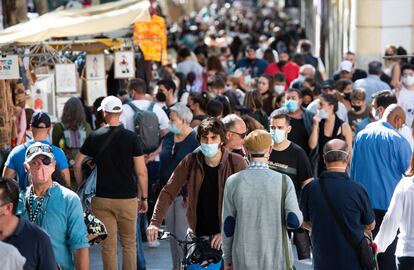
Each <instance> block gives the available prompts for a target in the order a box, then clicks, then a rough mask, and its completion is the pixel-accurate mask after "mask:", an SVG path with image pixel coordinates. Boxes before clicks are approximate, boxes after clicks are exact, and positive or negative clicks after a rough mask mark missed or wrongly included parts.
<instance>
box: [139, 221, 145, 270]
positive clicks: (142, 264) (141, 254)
mask: <svg viewBox="0 0 414 270" xmlns="http://www.w3.org/2000/svg"><path fill="white" fill-rule="evenodd" d="M144 215H145V214H139V215H138V218H137V270H145V269H146V266H145V254H144V247H143V246H142V237H141V222H143V221H144Z"/></svg>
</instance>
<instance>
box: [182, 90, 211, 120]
mask: <svg viewBox="0 0 414 270" xmlns="http://www.w3.org/2000/svg"><path fill="white" fill-rule="evenodd" d="M209 101H210V99H209V97H208V95H207V93H206V92H202V93H201V92H190V95H189V96H188V99H187V107H188V108H190V110H191V112H192V113H193V120H192V121H191V124H190V126H191V127H192V128H195V127H197V126H198V125H200V123H201V121H203V120H204V119H206V115H207V112H206V110H207V103H208V102H209Z"/></svg>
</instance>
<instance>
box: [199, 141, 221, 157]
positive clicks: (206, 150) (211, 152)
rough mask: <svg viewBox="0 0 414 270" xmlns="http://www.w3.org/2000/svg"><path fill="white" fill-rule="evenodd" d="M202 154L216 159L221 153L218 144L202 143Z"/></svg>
mask: <svg viewBox="0 0 414 270" xmlns="http://www.w3.org/2000/svg"><path fill="white" fill-rule="evenodd" d="M200 149H201V152H202V153H203V155H204V156H206V157H209V158H211V157H214V156H215V155H217V153H218V151H219V145H218V143H202V144H201V145H200Z"/></svg>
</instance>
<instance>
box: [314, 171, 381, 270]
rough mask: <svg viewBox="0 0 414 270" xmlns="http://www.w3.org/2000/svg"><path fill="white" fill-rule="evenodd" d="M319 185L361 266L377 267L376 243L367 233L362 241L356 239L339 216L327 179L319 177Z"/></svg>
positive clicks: (365, 269)
mask: <svg viewBox="0 0 414 270" xmlns="http://www.w3.org/2000/svg"><path fill="white" fill-rule="evenodd" d="M319 185H320V187H321V191H322V194H323V197H324V199H325V201H326V203H327V205H328V207H329V210H330V211H331V214H332V215H333V217H334V219H335V222H336V224H337V225H338V226H339V228H340V229H341V232H342V234H343V235H344V236H345V239H346V240H347V241H348V243H349V244H350V245H351V247H352V248H353V249H354V251H355V253H356V255H357V257H358V261H359V264H360V265H361V268H362V269H363V270H374V269H377V264H376V261H375V258H376V254H375V252H376V251H375V244H373V242H372V239H371V238H370V237H368V236H366V235H364V238H363V239H362V240H360V241H358V240H357V239H355V237H354V236H353V235H352V233H351V231H350V229H349V228H348V227H347V226H346V225H345V223H344V222H343V220H342V219H341V218H340V217H339V214H338V212H337V211H336V209H335V207H334V206H333V204H332V201H331V200H330V198H329V195H328V191H327V190H326V185H325V180H324V179H319Z"/></svg>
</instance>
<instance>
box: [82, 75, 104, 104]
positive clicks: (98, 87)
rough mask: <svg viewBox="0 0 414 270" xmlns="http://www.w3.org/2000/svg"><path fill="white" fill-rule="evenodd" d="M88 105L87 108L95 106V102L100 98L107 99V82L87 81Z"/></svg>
mask: <svg viewBox="0 0 414 270" xmlns="http://www.w3.org/2000/svg"><path fill="white" fill-rule="evenodd" d="M86 89H87V91H86V96H87V99H86V103H87V106H93V102H94V101H95V100H96V99H97V98H99V97H102V96H104V97H106V96H107V95H108V93H107V91H106V80H105V79H99V80H87V81H86Z"/></svg>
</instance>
